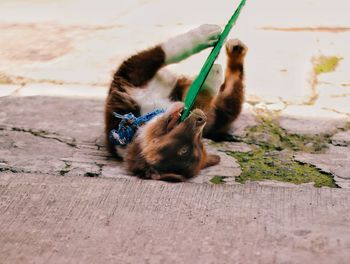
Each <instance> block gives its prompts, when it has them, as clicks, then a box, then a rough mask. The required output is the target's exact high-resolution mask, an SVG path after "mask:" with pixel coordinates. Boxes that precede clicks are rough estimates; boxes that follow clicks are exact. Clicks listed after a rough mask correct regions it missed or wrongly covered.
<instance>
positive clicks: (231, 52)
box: [226, 39, 248, 58]
mask: <svg viewBox="0 0 350 264" xmlns="http://www.w3.org/2000/svg"><path fill="white" fill-rule="evenodd" d="M247 51H248V48H247V46H246V45H245V44H244V43H243V42H242V41H240V40H239V39H229V40H228V41H227V42H226V52H227V55H228V56H230V57H231V58H237V57H241V58H242V57H244V56H245V55H246V53H247Z"/></svg>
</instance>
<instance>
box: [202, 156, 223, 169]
mask: <svg viewBox="0 0 350 264" xmlns="http://www.w3.org/2000/svg"><path fill="white" fill-rule="evenodd" d="M219 162H220V157H219V156H218V155H208V156H207V160H206V161H205V164H204V168H207V167H210V166H214V165H217V164H219Z"/></svg>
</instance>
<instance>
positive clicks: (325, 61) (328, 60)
mask: <svg viewBox="0 0 350 264" xmlns="http://www.w3.org/2000/svg"><path fill="white" fill-rule="evenodd" d="M341 59H342V58H339V57H336V56H320V57H318V58H316V59H315V64H314V71H315V73H316V74H321V73H327V72H332V71H334V70H335V69H336V68H337V66H338V64H339V61H340V60H341Z"/></svg>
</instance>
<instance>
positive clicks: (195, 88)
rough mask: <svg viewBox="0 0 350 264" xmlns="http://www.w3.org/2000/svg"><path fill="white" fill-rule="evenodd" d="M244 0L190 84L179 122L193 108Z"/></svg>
mask: <svg viewBox="0 0 350 264" xmlns="http://www.w3.org/2000/svg"><path fill="white" fill-rule="evenodd" d="M245 2H246V0H242V1H241V3H240V4H239V6H238V7H237V9H236V11H235V13H234V14H233V16H232V17H231V18H230V20H229V21H228V22H227V24H226V26H225V28H224V30H223V31H222V33H221V35H220V38H219V41H218V42H217V43H216V44H215V47H214V48H213V50H212V51H211V53H210V54H209V56H208V58H207V60H206V61H205V63H204V65H203V67H202V69H201V71H200V72H199V75H198V77H197V78H196V79H195V80H194V81H193V82H192V84H191V86H190V88H189V90H188V93H187V95H186V98H185V109H184V111H183V113H182V116H181V121H184V120H185V119H186V118H187V117H188V115H189V114H190V111H191V109H192V107H193V104H194V102H195V101H196V97H197V95H198V93H199V91H200V89H201V88H202V85H203V84H204V81H205V79H206V78H207V77H208V74H209V72H210V69H211V68H212V66H213V64H214V62H215V60H216V58H217V57H218V55H219V53H220V50H221V48H222V46H223V45H224V42H225V39H226V38H227V36H228V34H229V33H230V30H231V28H232V27H233V25H234V24H235V22H236V20H237V18H238V16H239V14H240V12H241V9H242V7H243V6H244V5H245Z"/></svg>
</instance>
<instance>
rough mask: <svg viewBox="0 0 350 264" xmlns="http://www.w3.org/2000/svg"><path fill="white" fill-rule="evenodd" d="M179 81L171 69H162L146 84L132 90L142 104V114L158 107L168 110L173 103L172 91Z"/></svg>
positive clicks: (133, 95) (134, 96)
mask: <svg viewBox="0 0 350 264" xmlns="http://www.w3.org/2000/svg"><path fill="white" fill-rule="evenodd" d="M176 81H177V78H176V76H174V75H172V74H171V73H170V72H169V71H166V70H161V71H159V72H158V73H157V75H156V77H155V78H153V79H152V80H151V81H150V82H149V83H148V84H147V85H146V86H144V87H140V88H135V89H132V90H131V96H132V97H133V98H134V99H135V100H136V102H137V103H138V104H139V105H140V106H141V115H144V114H146V113H148V112H151V111H153V110H155V109H157V108H163V109H164V110H167V109H168V107H169V106H170V105H171V101H170V100H169V98H168V97H169V94H170V91H171V90H172V89H173V87H174V86H175V84H176Z"/></svg>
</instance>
